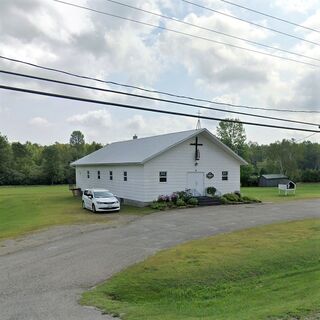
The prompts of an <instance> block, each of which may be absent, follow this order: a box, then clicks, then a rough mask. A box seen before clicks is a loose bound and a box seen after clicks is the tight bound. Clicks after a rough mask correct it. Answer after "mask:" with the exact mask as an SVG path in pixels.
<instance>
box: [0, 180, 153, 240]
mask: <svg viewBox="0 0 320 320" xmlns="http://www.w3.org/2000/svg"><path fill="white" fill-rule="evenodd" d="M151 211H152V210H151V209H149V208H135V207H129V206H123V207H122V209H121V212H120V214H140V215H141V214H147V213H150V212H151ZM108 221H109V219H108V215H107V214H92V213H90V211H88V210H83V209H82V208H81V200H80V198H75V197H73V196H72V194H71V192H70V191H69V190H68V186H66V185H63V186H32V187H0V240H2V239H5V238H9V237H15V236H18V235H22V234H25V233H27V232H30V231H34V230H38V229H41V228H45V227H49V226H53V225H61V224H77V223H96V222H108Z"/></svg>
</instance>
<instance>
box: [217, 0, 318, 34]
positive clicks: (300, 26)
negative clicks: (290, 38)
mask: <svg viewBox="0 0 320 320" xmlns="http://www.w3.org/2000/svg"><path fill="white" fill-rule="evenodd" d="M219 1H221V2H224V3H227V4H230V5H232V6H235V7H238V8H241V9H245V10H248V11H251V12H254V13H258V14H260V15H262V16H265V17H268V18H271V19H274V20H278V21H281V22H285V23H288V24H291V25H293V26H296V27H299V28H303V29H306V30H309V31H314V32H318V33H320V31H319V30H316V29H313V28H310V27H306V26H304V25H301V24H299V23H296V22H292V21H289V20H286V19H283V18H279V17H276V16H273V15H271V14H268V13H265V12H262V11H258V10H254V9H251V8H249V7H245V6H242V5H240V4H237V3H234V2H231V1H227V0H219Z"/></svg>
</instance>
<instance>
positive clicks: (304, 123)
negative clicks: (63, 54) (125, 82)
mask: <svg viewBox="0 0 320 320" xmlns="http://www.w3.org/2000/svg"><path fill="white" fill-rule="evenodd" d="M0 73H3V74H8V75H12V76H18V77H23V78H29V79H34V80H40V81H46V82H51V83H57V84H62V85H67V86H73V87H78V88H83V89H91V90H97V91H102V92H108V93H113V94H120V95H124V96H129V97H134V98H142V99H148V100H153V101H158V102H165V103H170V104H176V105H182V106H186V107H192V108H197V109H206V110H213V111H219V112H225V113H234V114H239V115H244V116H249V117H256V118H263V119H269V120H275V121H282V122H291V123H298V124H303V125H310V126H317V127H318V128H320V126H319V124H316V123H311V122H306V121H298V120H292V119H284V118H277V117H269V116H263V115H259V114H252V113H246V112H239V111H232V110H226V109H219V108H213V107H207V106H203V105H198V104H191V103H186V102H181V101H175V100H168V99H161V98H156V97H150V96H145V95H139V94H134V93H128V92H123V91H117V90H111V89H105V88H99V87H93V86H87V85H82V84H78V83H73V82H66V81H61V80H56V79H50V78H44V77H38V76H34V75H29V74H22V73H17V72H12V71H6V70H1V69H0Z"/></svg>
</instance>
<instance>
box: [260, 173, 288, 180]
mask: <svg viewBox="0 0 320 320" xmlns="http://www.w3.org/2000/svg"><path fill="white" fill-rule="evenodd" d="M261 177H263V178H265V179H268V180H270V179H271V180H272V179H288V177H287V176H285V175H284V174H281V173H275V174H263V175H262V176H261Z"/></svg>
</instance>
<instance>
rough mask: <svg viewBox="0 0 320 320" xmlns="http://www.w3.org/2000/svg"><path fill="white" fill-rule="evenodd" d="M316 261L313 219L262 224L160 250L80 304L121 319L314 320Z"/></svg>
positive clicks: (318, 230)
mask: <svg viewBox="0 0 320 320" xmlns="http://www.w3.org/2000/svg"><path fill="white" fill-rule="evenodd" d="M319 261H320V220H305V221H298V222H290V223H282V224H277V225H269V226H264V227H259V228H253V229H248V230H244V231H240V232H234V233H230V234H222V235H218V236H214V237H210V238H207V239H202V240H196V241H192V242H188V243H186V244H183V245H179V246H177V247H174V248H172V249H169V250H165V251H162V252H160V253H158V254H156V255H155V256H153V257H151V258H149V259H147V260H146V261H144V262H142V263H138V264H136V265H134V266H132V267H130V268H129V269H127V270H125V271H123V272H121V273H119V274H118V275H116V276H114V277H113V278H111V279H110V281H108V282H106V283H105V284H102V285H100V286H98V287H96V288H95V289H93V290H92V291H88V292H86V293H84V294H83V297H82V301H81V303H82V304H84V305H93V306H96V307H98V308H100V309H101V310H104V311H105V312H108V313H111V314H114V315H120V316H121V319H123V320H147V319H148V320H149V319H153V320H160V319H161V320H180V319H181V320H182V319H183V320H195V319H201V320H209V319H212V320H226V319H228V320H259V319H266V320H267V319H268V320H271V319H295V320H297V319H319V318H318V316H319V312H320V264H319ZM317 312H318V315H317V316H316V315H315V314H316V313H317ZM304 316H306V317H307V318H305V317H304Z"/></svg>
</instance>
